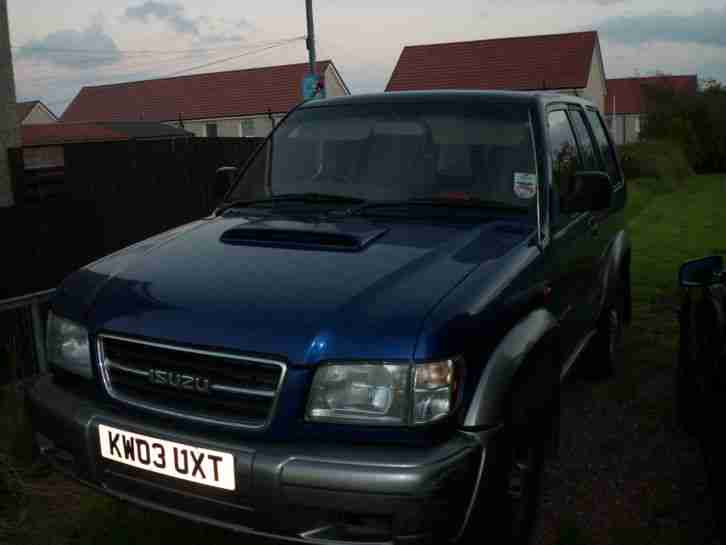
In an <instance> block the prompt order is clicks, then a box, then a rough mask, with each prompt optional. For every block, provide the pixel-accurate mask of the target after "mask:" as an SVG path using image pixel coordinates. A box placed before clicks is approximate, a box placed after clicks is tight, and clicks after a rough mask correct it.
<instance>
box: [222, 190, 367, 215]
mask: <svg viewBox="0 0 726 545" xmlns="http://www.w3.org/2000/svg"><path fill="white" fill-rule="evenodd" d="M280 202H301V203H304V204H309V203H340V204H363V203H365V202H366V200H365V199H361V198H358V197H346V196H345V195H334V194H329V193H284V194H281V195H274V196H273V197H269V198H267V199H254V200H236V201H230V202H227V203H224V204H222V205H221V206H219V208H217V214H221V213H222V212H225V211H227V210H229V209H230V208H243V207H247V206H259V205H270V206H274V205H275V204H276V203H280Z"/></svg>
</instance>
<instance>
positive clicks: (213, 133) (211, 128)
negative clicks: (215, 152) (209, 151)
mask: <svg viewBox="0 0 726 545" xmlns="http://www.w3.org/2000/svg"><path fill="white" fill-rule="evenodd" d="M206 130H207V137H208V138H216V137H217V136H218V133H217V124H216V123H207V124H206Z"/></svg>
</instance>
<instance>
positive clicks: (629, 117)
mask: <svg viewBox="0 0 726 545" xmlns="http://www.w3.org/2000/svg"><path fill="white" fill-rule="evenodd" d="M648 85H656V86H665V87H669V88H671V89H673V90H674V91H676V92H685V93H696V92H697V91H698V77H697V76H695V75H686V76H651V77H634V78H613V79H608V80H607V99H606V103H605V116H606V118H607V121H608V125H609V126H610V132H611V134H612V135H613V138H614V139H615V143H616V144H627V143H630V142H635V141H637V140H638V138H639V135H640V131H641V129H642V127H643V120H644V116H645V114H646V110H647V109H646V100H645V96H644V92H643V88H644V87H645V86H648Z"/></svg>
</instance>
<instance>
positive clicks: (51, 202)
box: [0, 138, 262, 299]
mask: <svg viewBox="0 0 726 545" xmlns="http://www.w3.org/2000/svg"><path fill="white" fill-rule="evenodd" d="M261 141H262V140H261V139H257V138H254V139H253V138H188V139H173V140H171V139H170V140H137V141H121V142H98V143H95V142H94V143H83V144H67V145H64V146H63V158H64V164H63V166H62V168H58V167H57V166H56V167H53V168H49V169H39V170H26V168H25V166H24V164H23V160H22V152H21V150H11V155H10V162H11V165H12V169H13V184H14V192H15V195H16V205H15V206H13V207H10V208H6V209H0V248H1V249H0V251H1V252H2V259H1V260H0V299H3V298H8V297H13V296H18V295H21V294H24V293H29V292H34V291H39V290H44V289H48V288H52V287H55V286H56V285H57V284H58V282H60V280H62V279H63V277H64V276H66V275H67V274H68V273H70V272H72V271H73V270H75V269H76V268H78V267H80V266H82V265H84V264H86V263H89V262H90V261H93V260H95V259H98V258H99V257H102V256H104V255H107V254H109V253H111V252H114V251H116V250H118V249H120V248H123V247H124V246H127V245H129V244H132V243H134V242H137V241H139V240H142V239H144V238H146V237H149V236H151V235H154V234H156V233H159V232H161V231H164V230H166V229H170V228H172V227H175V226H177V225H181V224H183V223H186V222H189V221H192V220H194V219H197V218H200V217H203V216H205V215H207V214H208V213H209V212H211V211H212V210H213V208H214V206H215V205H216V203H215V202H214V195H213V185H214V179H215V171H216V169H217V168H218V167H220V166H225V165H230V166H239V165H241V164H242V163H244V162H245V161H246V159H247V158H248V157H249V156H250V155H251V154H252V152H253V151H254V150H255V149H256V148H257V146H259V144H260V143H261Z"/></svg>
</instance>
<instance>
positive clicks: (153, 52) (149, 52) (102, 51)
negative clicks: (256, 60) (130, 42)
mask: <svg viewBox="0 0 726 545" xmlns="http://www.w3.org/2000/svg"><path fill="white" fill-rule="evenodd" d="M279 41H280V40H265V41H260V42H247V43H241V44H240V43H235V44H230V45H227V46H220V47H207V48H190V49H75V48H62V47H61V48H56V47H43V46H17V45H13V46H11V49H14V50H16V51H43V52H50V53H72V54H75V53H83V54H96V55H118V54H122V55H175V54H178V53H209V52H212V51H220V50H224V49H240V48H247V49H250V48H253V47H259V46H261V45H265V44H272V43H276V42H279Z"/></svg>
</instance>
